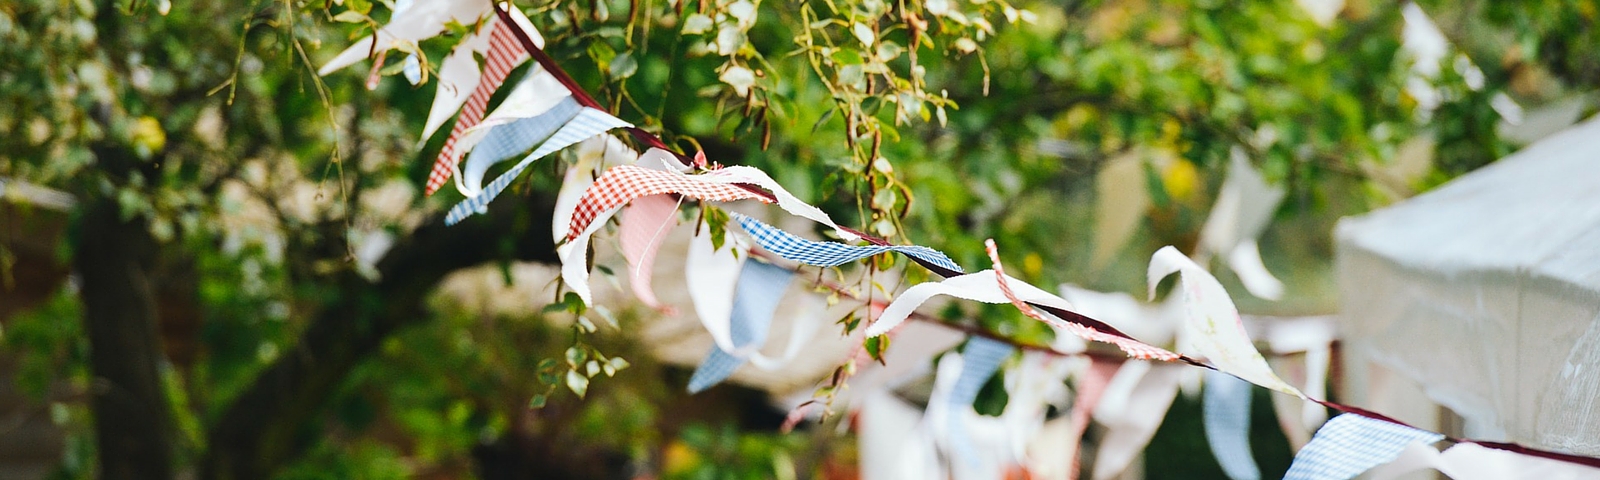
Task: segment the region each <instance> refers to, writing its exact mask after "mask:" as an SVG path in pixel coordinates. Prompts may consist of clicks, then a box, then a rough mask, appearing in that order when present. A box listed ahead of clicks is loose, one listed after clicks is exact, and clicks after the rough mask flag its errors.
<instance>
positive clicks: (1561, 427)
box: [1336, 119, 1600, 455]
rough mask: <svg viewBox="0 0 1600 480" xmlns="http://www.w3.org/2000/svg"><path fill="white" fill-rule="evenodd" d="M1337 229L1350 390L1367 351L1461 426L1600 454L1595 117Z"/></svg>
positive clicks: (1363, 392)
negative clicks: (1463, 423)
mask: <svg viewBox="0 0 1600 480" xmlns="http://www.w3.org/2000/svg"><path fill="white" fill-rule="evenodd" d="M1336 235H1337V237H1338V253H1339V260H1338V263H1339V277H1340V279H1339V283H1340V291H1341V295H1342V306H1343V308H1342V316H1343V318H1342V319H1341V322H1340V329H1341V332H1340V333H1341V336H1342V338H1343V339H1344V340H1345V345H1346V360H1347V363H1346V365H1347V368H1346V371H1347V372H1348V376H1347V378H1346V380H1347V382H1348V383H1347V391H1349V393H1350V394H1351V397H1352V400H1354V401H1356V402H1358V403H1366V404H1368V405H1371V406H1377V405H1373V404H1374V403H1382V402H1383V399H1381V398H1377V397H1379V396H1381V394H1382V392H1380V391H1379V390H1383V389H1382V388H1380V387H1376V386H1374V385H1370V384H1367V383H1366V382H1374V381H1376V380H1374V378H1375V377H1374V376H1373V375H1376V374H1369V373H1365V368H1364V367H1365V365H1366V364H1363V363H1361V362H1370V363H1371V364H1375V365H1378V366H1380V367H1382V368H1384V369H1387V370H1388V371H1392V372H1393V373H1394V374H1396V375H1398V376H1399V377H1402V378H1404V379H1407V380H1409V381H1411V382H1415V383H1416V384H1418V385H1420V387H1421V391H1422V392H1424V393H1425V394H1426V397H1427V398H1428V399H1429V400H1431V401H1432V402H1434V403H1438V404H1439V405H1443V406H1446V407H1449V408H1450V409H1451V410H1453V411H1455V412H1456V413H1457V414H1459V415H1461V416H1462V417H1463V418H1464V419H1465V420H1466V429H1467V431H1466V432H1465V433H1466V434H1468V435H1471V436H1475V437H1491V438H1494V437H1498V439H1502V440H1509V441H1515V442H1519V443H1524V444H1528V445H1532V446H1537V447H1540V448H1549V449H1554V450H1561V451H1567V452H1572V453H1578V454H1586V455H1600V119H1590V120H1588V121H1585V122H1583V123H1580V124H1578V125H1575V126H1573V127H1572V128H1569V129H1568V130H1566V131H1564V132H1561V133H1558V134H1556V135H1552V136H1550V137H1549V138H1546V139H1545V140H1542V141H1540V142H1538V143H1535V144H1533V145H1530V146H1528V147H1527V148H1525V149H1523V150H1522V151H1519V152H1517V153H1515V154H1513V155H1511V156H1508V157H1505V158H1503V159H1501V160H1500V161H1498V162H1496V163H1494V164H1491V165H1489V166H1487V167H1484V168H1482V169H1479V170H1477V171H1474V172H1472V173H1470V174H1467V175H1464V176H1462V177H1460V178H1457V179H1455V180H1454V181H1451V182H1449V183H1447V184H1445V185H1443V186H1441V187H1439V188H1437V189H1435V190H1432V191H1430V192H1428V193H1426V194H1423V195H1420V196H1417V197H1415V198H1412V199H1409V200H1407V201H1405V202H1402V203H1399V204H1396V205H1393V206H1390V207H1388V208H1384V209H1380V210H1377V211H1375V212H1372V213H1369V214H1366V215H1363V216H1360V217H1354V218H1347V219H1344V220H1343V221H1341V222H1340V224H1339V227H1338V229H1337V232H1336ZM1366 397H1371V398H1366ZM1386 407H1388V408H1397V407H1401V406H1393V405H1391V406H1386ZM1380 408H1382V407H1380ZM1402 419H1404V418H1402ZM1423 420H1425V421H1423V422H1422V423H1424V424H1427V423H1430V421H1438V420H1437V419H1423Z"/></svg>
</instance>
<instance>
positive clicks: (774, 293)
mask: <svg viewBox="0 0 1600 480" xmlns="http://www.w3.org/2000/svg"><path fill="white" fill-rule="evenodd" d="M793 279H794V272H793V271H791V270H789V269H787V268H783V267H779V266H777V265H773V264H770V263H766V262H762V261H759V260H755V259H751V260H746V261H745V262H744V268H741V269H740V271H739V282H738V284H736V286H735V287H734V292H733V315H732V317H730V322H731V324H730V325H729V328H728V336H729V337H731V339H732V340H733V343H734V346H735V347H736V348H739V349H747V348H748V349H754V348H760V347H761V345H762V344H763V343H766V341H767V329H768V327H769V326H771V325H772V314H773V313H774V312H775V311H776V310H777V309H778V300H779V299H782V298H783V291H784V290H787V289H788V288H789V282H790V281H791V280H793ZM744 362H745V357H744V356H738V355H734V354H733V353H731V352H724V351H722V349H721V348H720V347H717V346H716V345H712V346H711V354H709V355H707V356H706V360H705V361H704V362H700V366H699V367H696V368H695V369H694V376H692V377H690V378H689V393H699V392H700V391H702V390H705V389H707V388H711V387H712V386H714V385H716V384H718V383H722V381H723V380H727V379H728V377H729V376H731V375H733V371H734V370H737V369H739V366H740V365H744Z"/></svg>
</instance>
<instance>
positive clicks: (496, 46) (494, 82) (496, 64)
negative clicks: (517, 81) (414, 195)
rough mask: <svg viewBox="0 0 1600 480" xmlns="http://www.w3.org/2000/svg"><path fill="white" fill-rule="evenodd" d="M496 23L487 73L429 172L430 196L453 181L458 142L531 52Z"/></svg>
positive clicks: (485, 64) (457, 118) (458, 155)
mask: <svg viewBox="0 0 1600 480" xmlns="http://www.w3.org/2000/svg"><path fill="white" fill-rule="evenodd" d="M493 24H494V25H493V26H492V27H489V28H490V30H489V52H488V53H487V54H486V55H485V56H484V65H483V76H482V77H480V78H479V79H478V86H477V87H476V88H474V89H473V90H472V95H471V96H468V97H467V103H465V104H463V105H462V106H461V115H460V116H458V117H456V126H455V127H453V128H452V129H451V130H450V137H449V138H446V139H445V141H444V148H443V149H441V150H439V158H438V159H437V160H434V163H433V171H432V172H430V173H429V174H428V185H427V187H426V188H424V189H423V193H424V194H426V195H433V192H435V191H437V190H439V187H442V186H444V183H445V182H446V181H449V180H450V176H451V174H452V173H453V172H455V169H456V161H457V160H459V159H460V157H461V152H460V151H459V150H457V148H456V142H459V141H461V136H462V135H463V134H465V133H466V131H467V129H470V128H472V127H474V126H477V125H478V122H479V121H481V120H483V114H484V113H486V112H487V111H488V108H489V97H491V96H493V95H494V92H495V90H499V89H500V84H501V83H502V82H504V81H505V79H506V76H507V75H510V74H511V69H513V68H516V67H517V66H518V65H521V64H522V62H525V61H527V60H528V51H527V50H524V49H523V48H522V45H519V44H518V43H517V39H516V38H515V37H514V34H513V33H511V27H509V26H507V25H506V24H505V23H503V22H500V21H498V19H496V20H495V21H494V22H493Z"/></svg>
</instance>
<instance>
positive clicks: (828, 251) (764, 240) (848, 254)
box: [731, 213, 962, 272]
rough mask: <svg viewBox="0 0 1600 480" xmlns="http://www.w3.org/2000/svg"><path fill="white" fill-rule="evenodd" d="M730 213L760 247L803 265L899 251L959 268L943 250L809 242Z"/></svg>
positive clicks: (829, 264)
mask: <svg viewBox="0 0 1600 480" xmlns="http://www.w3.org/2000/svg"><path fill="white" fill-rule="evenodd" d="M731 215H732V216H733V218H734V219H735V220H738V221H739V226H741V227H744V231H746V232H749V233H750V236H752V237H755V239H756V243H757V244H760V245H761V248H764V249H766V250H767V251H769V252H772V253H775V254H777V255H778V256H780V257H783V258H786V259H789V260H792V261H796V262H800V263H804V264H806V265H814V266H818V267H833V266H838V265H843V264H846V263H849V262H853V261H856V260H860V259H863V258H866V257H870V256H873V255H877V254H880V253H883V252H900V253H903V254H906V255H910V256H913V257H917V258H920V259H922V260H926V261H928V262H929V263H933V264H935V265H938V266H941V267H944V268H948V269H951V270H955V271H957V272H961V271H962V270H961V266H960V265H956V262H954V261H951V260H950V257H948V256H945V254H944V253H942V252H940V251H938V250H934V249H931V248H928V247H924V246H921V245H866V246H855V245H845V244H843V243H835V242H813V241H811V240H806V239H804V238H800V237H797V236H795V235H794V234H792V233H789V232H785V231H783V230H779V229H777V228H776V227H773V226H771V225H767V224H765V223H761V221H760V220H756V219H754V218H750V217H749V216H747V215H743V214H739V213H732V214H731Z"/></svg>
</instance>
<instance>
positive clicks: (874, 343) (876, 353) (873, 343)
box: [867, 335, 889, 365]
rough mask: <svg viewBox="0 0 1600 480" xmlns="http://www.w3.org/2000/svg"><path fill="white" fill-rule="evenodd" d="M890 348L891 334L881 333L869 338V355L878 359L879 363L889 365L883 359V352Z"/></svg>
mask: <svg viewBox="0 0 1600 480" xmlns="http://www.w3.org/2000/svg"><path fill="white" fill-rule="evenodd" d="M887 350H889V336H888V335H879V336H876V337H868V338H867V355H871V356H872V359H873V360H877V361H878V364H879V365H888V364H887V363H884V361H883V352H885V351H887Z"/></svg>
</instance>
